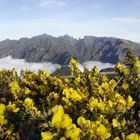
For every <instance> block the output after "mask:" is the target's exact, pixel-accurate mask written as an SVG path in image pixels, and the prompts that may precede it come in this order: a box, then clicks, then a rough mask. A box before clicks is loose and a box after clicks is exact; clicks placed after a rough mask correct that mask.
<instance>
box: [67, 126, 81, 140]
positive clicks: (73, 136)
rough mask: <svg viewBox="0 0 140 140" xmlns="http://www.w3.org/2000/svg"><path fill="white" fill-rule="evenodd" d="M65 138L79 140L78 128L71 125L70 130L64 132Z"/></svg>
mask: <svg viewBox="0 0 140 140" xmlns="http://www.w3.org/2000/svg"><path fill="white" fill-rule="evenodd" d="M65 137H66V138H70V139H71V140H80V128H77V127H76V125H74V124H73V125H72V127H71V128H70V129H68V130H67V131H65Z"/></svg>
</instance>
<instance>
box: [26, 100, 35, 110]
mask: <svg viewBox="0 0 140 140" xmlns="http://www.w3.org/2000/svg"><path fill="white" fill-rule="evenodd" d="M24 106H25V108H26V109H27V110H31V109H32V108H33V106H34V102H33V100H32V99H31V98H26V99H25V100H24Z"/></svg>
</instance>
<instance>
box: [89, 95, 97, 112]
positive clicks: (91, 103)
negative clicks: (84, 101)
mask: <svg viewBox="0 0 140 140" xmlns="http://www.w3.org/2000/svg"><path fill="white" fill-rule="evenodd" d="M97 106H98V99H96V98H94V97H91V98H90V100H89V104H88V108H89V109H90V110H91V111H92V110H93V109H94V108H95V107H97Z"/></svg>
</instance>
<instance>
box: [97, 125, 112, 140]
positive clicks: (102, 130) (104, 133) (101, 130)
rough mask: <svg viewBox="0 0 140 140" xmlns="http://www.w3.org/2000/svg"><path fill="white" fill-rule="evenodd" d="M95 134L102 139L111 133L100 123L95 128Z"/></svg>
mask: <svg viewBox="0 0 140 140" xmlns="http://www.w3.org/2000/svg"><path fill="white" fill-rule="evenodd" d="M96 135H97V136H99V137H100V138H101V139H102V140H105V139H108V138H109V137H110V136H111V134H110V133H108V132H107V129H106V127H105V126H104V125H102V124H100V125H99V127H98V128H97V130H96Z"/></svg>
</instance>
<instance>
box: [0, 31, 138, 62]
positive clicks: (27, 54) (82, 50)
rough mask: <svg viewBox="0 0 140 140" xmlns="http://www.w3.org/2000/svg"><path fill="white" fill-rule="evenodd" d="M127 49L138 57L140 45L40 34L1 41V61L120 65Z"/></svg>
mask: <svg viewBox="0 0 140 140" xmlns="http://www.w3.org/2000/svg"><path fill="white" fill-rule="evenodd" d="M128 47H131V48H132V49H133V51H134V53H135V54H136V55H137V56H140V44H139V43H135V42H132V41H128V40H123V39H118V38H112V37H110V38H109V37H94V36H85V37H84V38H83V39H74V38H73V37H71V36H68V35H64V36H60V37H53V36H50V35H47V34H43V35H39V36H35V37H33V38H30V39H28V38H21V39H19V40H8V39H7V40H4V41H1V42H0V58H2V57H6V56H8V55H10V56H12V57H13V58H19V59H20V58H22V59H25V60H26V61H28V62H52V63H58V64H67V63H68V62H69V60H70V58H71V57H73V58H75V59H76V60H77V61H78V62H80V63H83V62H85V61H101V62H109V63H117V62H118V61H121V62H123V60H124V57H125V52H126V50H127V48H128Z"/></svg>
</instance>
